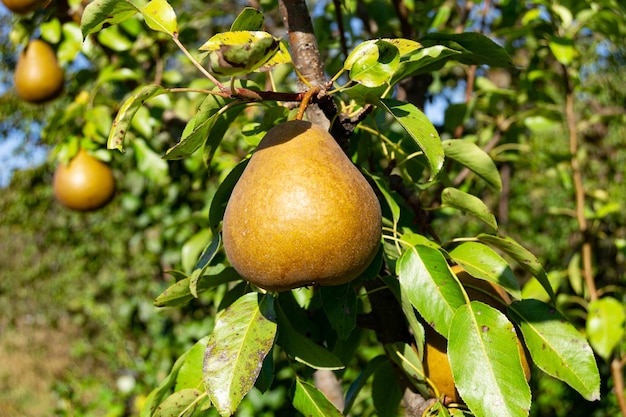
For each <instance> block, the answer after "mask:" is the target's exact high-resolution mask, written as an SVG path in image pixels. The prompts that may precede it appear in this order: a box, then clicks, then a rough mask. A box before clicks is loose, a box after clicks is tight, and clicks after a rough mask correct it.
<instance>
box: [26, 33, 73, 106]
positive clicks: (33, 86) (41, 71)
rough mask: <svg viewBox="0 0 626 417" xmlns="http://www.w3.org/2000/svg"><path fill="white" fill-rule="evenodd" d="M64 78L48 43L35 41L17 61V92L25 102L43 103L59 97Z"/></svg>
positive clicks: (29, 44) (31, 42)
mask: <svg viewBox="0 0 626 417" xmlns="http://www.w3.org/2000/svg"><path fill="white" fill-rule="evenodd" d="M64 78H65V74H64V72H63V68H61V66H60V65H59V61H58V60H57V56H56V54H55V53H54V50H53V49H52V48H51V47H50V45H48V44H47V43H46V42H44V41H41V40H39V39H34V40H32V41H30V42H29V43H28V45H27V46H26V48H25V49H24V50H23V51H22V52H21V53H20V56H19V58H18V60H17V65H16V66H15V77H14V82H15V91H16V92H17V95H18V96H20V97H21V98H22V100H24V101H28V102H30V103H43V102H46V101H49V100H52V99H54V98H56V97H58V95H59V94H60V93H61V91H62V90H63V83H64V81H65V80H64Z"/></svg>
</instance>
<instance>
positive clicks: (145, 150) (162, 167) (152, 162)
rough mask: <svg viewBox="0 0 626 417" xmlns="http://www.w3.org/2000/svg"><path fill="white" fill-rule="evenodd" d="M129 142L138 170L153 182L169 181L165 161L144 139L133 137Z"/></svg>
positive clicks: (165, 182)
mask: <svg viewBox="0 0 626 417" xmlns="http://www.w3.org/2000/svg"><path fill="white" fill-rule="evenodd" d="M131 144H132V147H133V150H134V151H135V159H136V160H137V168H138V169H139V172H141V173H142V174H143V175H144V176H145V177H146V178H148V179H150V181H152V182H154V183H155V184H159V185H165V184H167V183H169V182H170V181H171V177H170V176H169V171H170V168H169V165H168V164H167V161H164V160H163V159H161V156H160V155H159V154H158V153H156V152H155V151H154V150H153V149H152V148H151V147H150V146H149V145H148V143H147V142H146V141H145V140H143V139H140V138H135V140H133V141H132V142H131Z"/></svg>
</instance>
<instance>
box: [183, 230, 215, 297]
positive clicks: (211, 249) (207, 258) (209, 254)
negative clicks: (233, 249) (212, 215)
mask: <svg viewBox="0 0 626 417" xmlns="http://www.w3.org/2000/svg"><path fill="white" fill-rule="evenodd" d="M221 246H222V235H221V234H219V233H218V234H216V235H215V236H214V237H213V240H211V242H209V244H208V245H207V247H206V248H204V251H203V252H202V254H201V255H200V259H198V262H197V263H196V266H194V268H193V272H192V273H191V277H190V278H191V280H190V282H189V291H191V295H193V296H194V297H195V298H198V281H199V280H200V278H201V277H202V276H204V273H205V271H206V270H207V268H208V267H209V265H211V261H212V260H213V259H214V258H215V255H216V254H217V251H219V250H220V247H221Z"/></svg>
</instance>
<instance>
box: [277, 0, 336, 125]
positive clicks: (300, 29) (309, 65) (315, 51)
mask: <svg viewBox="0 0 626 417" xmlns="http://www.w3.org/2000/svg"><path fill="white" fill-rule="evenodd" d="M278 6H279V8H280V12H281V14H282V15H283V20H284V22H285V28H286V29H287V35H288V39H289V47H290V49H291V58H292V60H293V64H294V66H295V68H296V70H297V71H298V72H299V73H300V75H301V76H302V78H304V80H305V81H306V82H307V83H308V84H310V85H311V86H314V87H320V88H322V89H323V88H325V85H326V77H325V75H324V64H323V62H322V58H321V56H320V52H319V48H318V46H317V40H316V39H315V33H314V31H313V23H312V22H311V16H310V15H309V9H308V8H307V5H306V1H305V0H279V2H278ZM307 117H308V118H309V120H310V121H311V122H312V123H315V124H319V125H321V126H322V127H324V128H326V129H328V126H329V124H330V123H329V121H328V119H327V118H326V117H325V116H324V113H323V112H322V111H321V110H320V109H319V107H318V106H314V105H313V106H309V108H308V110H307Z"/></svg>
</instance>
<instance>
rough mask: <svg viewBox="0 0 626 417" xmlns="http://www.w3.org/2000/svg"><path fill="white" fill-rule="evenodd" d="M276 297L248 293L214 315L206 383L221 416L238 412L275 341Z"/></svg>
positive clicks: (208, 346) (207, 359) (205, 376)
mask: <svg viewBox="0 0 626 417" xmlns="http://www.w3.org/2000/svg"><path fill="white" fill-rule="evenodd" d="M275 336H276V322H275V319H274V311H273V298H272V297H271V296H267V295H266V296H260V295H259V294H257V293H248V294H245V295H244V296H242V297H240V298H239V299H238V300H237V301H235V302H234V303H233V304H231V305H230V306H229V307H228V308H227V309H226V310H223V311H220V312H219V313H218V314H217V317H216V318H215V327H214V329H213V333H211V335H210V336H209V341H208V343H207V348H206V352H205V356H204V367H203V375H204V384H205V387H206V390H207V392H208V394H209V398H210V399H211V402H212V403H213V405H214V406H215V408H216V409H217V411H218V413H219V414H220V415H222V416H229V415H232V414H234V413H235V411H236V410H237V407H238V406H239V403H240V402H241V400H242V399H243V397H244V396H245V395H246V394H247V393H248V391H249V390H250V389H251V388H252V387H253V386H254V383H255V381H256V379H257V376H258V375H259V372H261V367H262V365H263V360H264V359H265V356H266V355H267V354H268V353H269V351H270V349H271V348H272V346H273V344H274V337H275Z"/></svg>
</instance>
